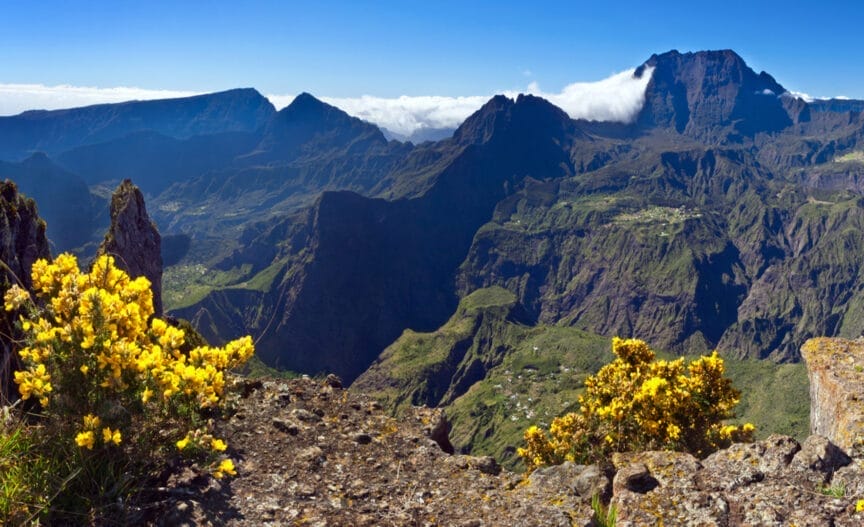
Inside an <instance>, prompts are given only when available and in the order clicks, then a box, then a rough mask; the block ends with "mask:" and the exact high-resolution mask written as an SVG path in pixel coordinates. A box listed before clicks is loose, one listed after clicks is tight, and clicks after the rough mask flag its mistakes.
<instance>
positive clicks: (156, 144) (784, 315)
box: [0, 50, 864, 381]
mask: <svg viewBox="0 0 864 527" xmlns="http://www.w3.org/2000/svg"><path fill="white" fill-rule="evenodd" d="M634 75H636V76H638V77H641V76H643V75H650V76H651V77H650V81H649V82H648V85H647V89H646V92H645V102H644V105H643V107H642V109H641V111H640V112H639V113H638V115H637V117H636V119H635V120H634V121H633V122H632V123H623V124H622V123H609V122H589V121H581V120H573V119H571V118H570V117H568V115H567V114H566V113H564V112H563V111H562V110H560V109H559V108H557V107H555V106H554V105H552V104H551V103H549V102H547V101H545V100H543V99H541V98H538V97H534V96H530V95H522V96H519V97H517V98H516V99H515V100H514V99H509V98H507V97H504V96H497V97H494V98H492V99H491V100H490V101H489V102H488V103H487V104H486V105H484V106H483V107H482V108H481V109H480V110H478V111H477V112H476V113H475V114H473V115H472V116H471V117H469V118H468V119H467V120H466V121H465V122H464V123H463V124H462V125H461V126H460V127H459V128H458V129H456V130H455V131H451V130H427V131H426V132H428V133H429V134H430V135H427V136H418V137H411V138H399V139H410V142H402V141H395V140H389V139H392V138H394V137H396V136H394V135H393V134H392V133H389V132H385V131H382V130H380V129H379V128H377V127H376V126H374V125H372V124H369V123H367V122H364V121H362V120H360V119H357V118H354V117H351V116H349V115H347V114H346V113H345V112H343V111H341V110H339V109H338V108H335V107H333V106H330V105H327V104H325V103H323V102H321V101H319V100H318V99H316V98H315V97H313V96H312V95H309V94H301V95H300V96H298V97H296V98H295V100H294V101H293V102H292V103H291V104H290V105H289V106H288V107H286V108H284V109H283V110H281V111H278V112H277V111H276V110H275V109H274V108H273V106H272V105H271V104H270V103H269V102H268V101H267V100H266V99H265V98H264V97H263V96H261V95H260V94H259V93H258V92H256V91H254V90H251V89H243V90H232V91H228V92H222V93H216V94H210V95H202V96H197V97H191V98H186V99H173V100H163V101H148V102H130V103H124V104H119V105H100V106H93V107H87V108H79V109H73V110H63V111H51V112H26V113H24V114H21V115H18V116H14V117H2V118H0V159H5V160H6V161H5V162H3V163H0V177H8V178H11V179H14V180H16V181H18V183H19V186H20V188H21V189H22V191H23V192H25V193H26V194H28V195H32V196H33V197H35V198H36V200H37V202H38V204H39V209H40V211H41V213H42V214H43V216H45V217H46V218H47V219H48V233H49V237H50V238H51V239H52V242H53V245H54V251H55V253H56V252H57V251H59V250H65V249H76V250H78V251H80V252H82V253H86V252H87V251H88V247H93V244H92V241H93V240H94V237H95V236H97V235H101V233H102V232H104V227H105V224H106V223H107V205H106V203H107V202H106V199H107V196H108V194H107V193H106V189H109V188H112V187H113V184H114V183H116V182H117V181H119V180H121V179H123V178H127V177H128V178H131V179H132V180H133V181H134V182H135V183H136V184H137V185H138V186H139V187H140V188H141V189H142V190H143V191H144V193H145V194H146V196H147V200H148V210H149V211H150V212H151V216H152V217H153V218H154V219H155V221H156V222H157V224H158V225H159V227H160V230H161V231H162V234H163V236H164V238H165V240H166V245H170V247H171V251H172V254H171V255H166V261H167V262H176V264H175V265H173V266H170V267H169V268H168V269H167V270H166V274H165V280H166V286H165V290H166V291H165V294H166V309H173V313H174V314H176V315H178V316H182V317H186V318H189V319H191V320H192V321H193V322H194V323H195V324H196V325H197V327H198V328H199V329H200V330H201V331H202V332H203V333H204V334H205V335H206V336H207V337H209V338H211V339H214V340H223V339H228V338H233V337H235V336H237V335H239V334H241V333H247V332H251V333H252V334H253V335H255V336H256V337H258V338H259V342H258V351H259V354H260V356H261V358H262V359H263V360H264V361H265V362H267V363H268V364H270V365H273V366H277V367H280V368H288V369H294V370H298V371H304V372H310V373H316V372H320V371H334V372H336V373H338V374H340V375H342V376H343V378H344V379H345V380H346V381H351V380H353V379H354V378H355V377H357V376H358V375H360V374H361V373H363V372H364V371H366V370H367V369H368V368H369V366H370V365H371V364H373V363H374V362H375V361H376V359H377V358H378V356H379V354H380V353H381V352H382V350H384V349H385V348H386V347H387V346H388V345H390V344H391V343H393V342H394V341H396V340H397V338H398V337H399V336H400V335H401V334H402V332H403V331H405V330H406V329H409V328H410V329H412V330H416V331H433V330H436V329H437V328H438V327H439V326H441V325H442V324H444V323H445V322H446V321H447V320H448V319H449V318H450V317H451V315H452V314H453V313H454V312H455V311H456V309H457V306H458V305H459V301H460V299H464V298H466V297H467V296H468V295H469V294H470V293H472V292H474V291H476V290H479V289H485V288H490V287H496V286H497V287H501V288H503V289H506V290H507V291H509V292H510V293H512V294H513V295H514V296H515V304H514V306H515V307H513V309H514V310H516V311H518V312H519V313H520V318H519V323H520V324H525V325H529V326H530V325H533V324H542V325H545V326H555V325H563V326H568V327H573V328H576V329H581V330H585V331H588V332H591V333H595V334H599V335H605V336H612V335H625V336H630V335H633V336H638V337H640V338H643V339H646V340H647V341H649V342H650V343H651V344H652V345H653V346H654V347H657V348H660V349H665V350H668V351H672V352H676V353H688V352H702V351H706V350H709V349H712V348H715V347H717V348H719V349H720V351H721V352H723V353H725V354H727V355H729V356H735V357H752V358H771V359H773V360H776V361H797V360H798V359H799V351H798V349H799V347H800V344H801V343H803V341H804V340H805V339H806V338H808V337H810V336H814V335H839V336H846V337H849V336H853V337H854V336H858V335H859V334H861V332H862V331H864V274H862V266H861V261H862V259H864V243H862V241H861V236H860V233H861V230H862V227H864V199H862V198H864V195H862V193H864V179H862V175H864V143H862V138H864V120H862V114H861V110H862V109H864V102H862V101H851V100H831V101H814V102H809V103H808V102H806V101H804V100H802V99H800V98H796V97H794V96H792V95H790V94H789V93H788V92H787V91H786V89H785V88H783V86H781V85H780V84H779V83H777V82H776V81H775V80H774V79H773V78H772V77H771V76H770V75H768V74H767V73H764V72H762V73H758V74H757V73H756V72H754V71H753V70H752V69H750V68H749V67H748V66H747V65H746V64H745V63H744V61H743V60H742V59H741V58H740V57H739V56H738V55H736V54H735V53H734V52H732V51H728V50H727V51H705V52H698V53H679V52H676V51H671V52H668V53H663V54H660V55H653V56H651V57H650V58H649V59H648V60H647V61H646V62H645V63H644V64H643V65H641V66H640V67H639V68H637V69H636V71H635V73H634ZM426 139H429V141H426ZM37 152H39V153H37ZM172 237H174V238H176V239H179V240H180V241H179V242H177V243H173V242H171V240H172ZM175 241H176V240H175ZM88 243H90V245H89V246H88V245H87V244H88ZM178 247H179V249H178ZM163 252H164V251H163ZM171 291H174V293H173V296H172V293H171Z"/></svg>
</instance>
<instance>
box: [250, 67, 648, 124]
mask: <svg viewBox="0 0 864 527" xmlns="http://www.w3.org/2000/svg"><path fill="white" fill-rule="evenodd" d="M634 71H635V69H630V70H626V71H622V72H620V73H616V74H615V75H612V76H611V77H608V78H606V79H603V80H601V81H597V82H575V83H573V84H569V85H567V86H565V87H564V89H563V90H561V91H560V92H558V93H554V92H552V93H550V92H544V91H543V90H541V89H540V86H539V85H538V84H537V83H535V82H532V83H531V84H530V85H528V88H527V90H525V92H524V93H530V94H532V95H537V96H539V97H543V98H544V99H547V100H548V101H550V102H551V103H552V104H554V105H556V106H558V107H560V108H561V109H562V110H564V111H565V112H567V114H568V115H570V117H572V118H573V119H587V120H589V121H618V122H631V121H633V119H634V118H635V117H636V114H638V113H639V110H641V109H642V105H644V104H645V88H646V87H647V86H648V82H649V81H650V80H651V74H652V73H653V69H651V68H649V69H647V70H646V71H645V73H644V74H643V75H642V77H641V78H636V77H634V76H633V73H634ZM518 94H519V92H514V91H505V92H504V95H507V96H508V97H515V96H517V95H518ZM492 95H494V94H489V95H475V96H468V97H439V96H415V97H412V96H405V95H403V96H402V97H398V98H384V97H373V96H369V95H364V96H362V97H339V98H337V97H321V100H322V101H324V102H326V103H328V104H332V105H333V106H336V107H338V108H341V109H342V110H344V111H345V112H347V113H349V114H350V115H353V116H355V117H359V118H360V119H363V120H365V121H369V122H371V123H375V124H377V125H379V126H383V127H384V128H386V129H388V130H390V131H392V132H396V133H398V134H402V135H406V136H408V135H411V134H412V133H413V132H416V131H418V130H421V129H424V128H456V127H457V126H459V125H460V124H462V121H464V120H465V119H466V118H467V117H468V116H469V115H471V114H472V113H474V112H476V111H477V110H479V109H480V107H481V106H483V105H484V104H485V103H486V102H487V101H488V100H489V99H490V98H491V97H492ZM267 97H268V98H269V99H270V101H271V102H272V103H273V104H274V105H275V106H276V108H279V109H281V108H284V107H285V106H287V105H288V104H290V103H291V101H292V100H293V99H294V96H292V95H268V96H267Z"/></svg>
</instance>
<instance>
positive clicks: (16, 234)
mask: <svg viewBox="0 0 864 527" xmlns="http://www.w3.org/2000/svg"><path fill="white" fill-rule="evenodd" d="M50 257H51V255H50V253H49V250H48V238H46V236H45V222H44V221H43V220H42V219H41V218H40V217H39V214H38V212H37V210H36V203H35V202H34V201H33V200H32V199H28V198H25V197H24V196H23V195H22V194H20V193H19V192H18V187H17V186H16V185H15V183H12V182H11V181H8V180H7V181H5V182H0V263H2V266H0V295H2V294H4V293H5V292H6V290H7V289H8V288H9V287H10V286H11V285H13V284H19V285H22V286H24V287H26V288H28V289H29V288H30V287H31V286H32V283H31V281H30V269H31V268H32V267H33V262H35V261H36V260H37V259H39V258H50ZM13 316H14V315H13V314H12V313H9V312H7V311H5V310H0V401H3V400H5V398H6V397H8V396H10V395H11V392H10V387H11V385H10V379H11V373H12V371H13V369H14V356H13V355H12V342H11V340H10V336H12V335H14V334H15V333H14V332H15V329H14V318H13Z"/></svg>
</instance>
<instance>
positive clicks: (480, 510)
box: [142, 376, 864, 527]
mask: <svg viewBox="0 0 864 527" xmlns="http://www.w3.org/2000/svg"><path fill="white" fill-rule="evenodd" d="M235 388H237V389H235V390H234V393H235V394H236V395H233V396H232V397H234V399H233V401H232V403H231V404H232V408H234V409H235V411H234V413H233V414H232V416H231V417H230V418H228V419H227V420H225V421H221V422H220V424H219V426H220V428H221V430H220V431H219V434H220V436H221V437H225V438H226V440H227V442H228V444H229V445H231V448H232V454H231V455H232V457H233V458H234V459H236V460H238V461H237V469H238V476H237V477H236V478H233V479H231V480H230V482H228V483H223V482H218V481H215V480H213V479H212V478H208V477H206V476H204V475H203V474H201V473H200V472H199V471H200V470H201V469H196V468H195V467H188V468H185V469H183V470H179V471H176V472H175V473H174V474H173V475H171V476H170V477H169V478H168V481H167V483H166V485H165V486H164V487H161V488H160V492H164V493H165V495H166V499H165V500H164V501H163V502H162V503H160V504H159V505H158V506H156V507H150V508H148V509H147V510H149V511H151V512H152V513H154V514H156V517H157V518H158V519H157V520H154V521H151V522H149V523H150V524H156V525H178V524H182V523H187V524H194V525H205V524H207V525H209V524H220V525H263V524H274V525H276V524H285V525H293V524H295V523H296V524H300V523H303V524H306V525H322V526H323V525H358V526H362V525H369V526H372V525H400V526H401V525H430V526H431V525H456V526H469V525H470V526H484V525H514V526H516V525H519V526H523V525H524V526H534V525H543V526H559V525H560V526H574V525H576V526H581V527H589V526H591V525H597V523H594V521H595V520H594V518H593V515H594V512H593V510H592V506H591V502H592V498H593V497H595V496H597V497H599V498H600V499H601V500H602V502H603V503H608V504H609V506H610V507H613V508H614V509H615V510H616V512H617V522H616V523H615V525H616V526H618V527H636V526H646V525H663V526H666V527H669V526H679V525H681V526H683V525H700V526H703V525H708V526H724V527H728V526H744V525H759V526H778V527H779V526H784V527H785V526H788V525H790V524H794V525H797V526H814V527H815V526H825V525H833V526H835V527H841V526H852V525H860V524H861V520H862V518H864V515H862V513H859V512H856V510H855V509H856V502H857V500H858V499H860V498H862V497H864V469H862V466H861V464H860V461H859V460H855V461H852V460H850V458H849V457H848V456H846V455H845V454H844V453H843V452H842V451H841V450H840V449H839V448H837V447H836V445H834V444H833V443H831V442H830V441H829V440H827V439H826V438H824V437H821V436H811V437H810V438H808V439H807V440H805V441H804V442H802V443H799V442H797V441H795V440H794V439H792V438H790V437H786V436H779V435H774V436H770V437H768V438H767V439H765V440H763V441H758V442H756V443H751V444H736V445H733V446H732V447H731V448H729V449H726V450H722V451H719V452H717V453H715V454H713V455H711V456H709V457H708V458H706V459H703V460H698V459H696V458H694V457H693V456H691V455H689V454H684V453H680V452H642V453H629V454H618V455H616V456H615V457H614V458H613V459H612V463H611V464H608V465H605V466H601V465H577V464H574V463H570V462H567V463H564V464H562V465H559V466H552V467H545V468H541V469H538V470H537V471H535V472H533V473H532V474H531V475H530V476H526V475H520V474H514V473H512V472H509V471H507V470H502V468H501V467H500V466H499V465H498V463H497V462H496V461H495V460H494V459H493V458H490V457H474V456H468V455H448V454H447V453H445V452H444V451H443V450H442V449H441V447H440V445H439V444H438V443H436V442H435V441H434V440H433V439H432V438H431V437H430V432H431V430H433V429H435V428H438V426H439V425H440V423H441V422H442V420H441V416H440V413H439V412H440V411H436V410H429V409H419V410H418V411H417V413H416V415H414V416H413V418H411V417H408V418H406V419H403V420H396V419H394V418H392V417H389V416H387V414H386V413H384V411H383V408H382V406H381V405H379V404H378V403H377V402H376V401H374V400H373V399H372V398H371V397H369V396H368V395H365V394H363V393H359V392H357V391H355V390H354V389H353V388H352V389H351V390H347V391H346V390H344V389H343V388H342V386H341V382H339V381H338V379H336V378H335V377H332V376H331V377H328V378H327V379H325V380H323V381H315V380H312V379H308V378H303V379H295V380H292V381H287V382H281V381H269V380H265V381H252V380H243V381H239V384H238V385H235ZM142 523H148V522H142Z"/></svg>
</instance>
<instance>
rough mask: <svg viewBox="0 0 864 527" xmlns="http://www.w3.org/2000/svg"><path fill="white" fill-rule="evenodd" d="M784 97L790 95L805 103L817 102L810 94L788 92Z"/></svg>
mask: <svg viewBox="0 0 864 527" xmlns="http://www.w3.org/2000/svg"><path fill="white" fill-rule="evenodd" d="M782 95H790V96H792V97H794V98H796V99H802V100H803V101H804V102H813V101H814V100H815V98H814V97H812V96H811V95H810V94H809V93H804V92H802V91H787V92H785V93H783V94H782Z"/></svg>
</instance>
